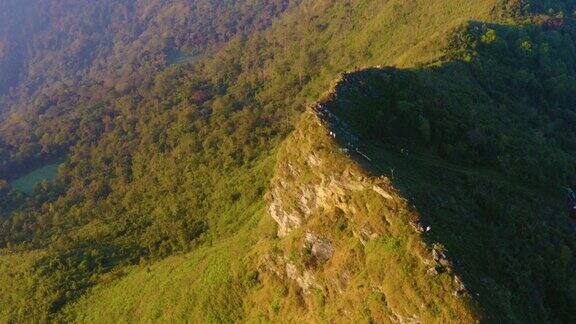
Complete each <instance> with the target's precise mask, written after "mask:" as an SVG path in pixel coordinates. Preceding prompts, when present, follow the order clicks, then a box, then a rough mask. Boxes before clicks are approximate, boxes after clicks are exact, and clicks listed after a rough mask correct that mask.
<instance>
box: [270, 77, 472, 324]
mask: <svg viewBox="0 0 576 324" xmlns="http://www.w3.org/2000/svg"><path fill="white" fill-rule="evenodd" d="M339 82H345V77H343V78H342V79H341V80H340V81H339ZM335 96H336V93H334V92H331V93H330V94H329V95H328V97H327V99H326V100H325V101H323V102H322V103H320V104H317V105H315V106H313V107H311V108H310V109H308V111H307V112H306V113H305V114H304V116H303V118H302V121H301V122H300V124H299V125H298V127H297V128H296V130H295V131H294V132H293V133H292V134H291V136H290V137H289V138H288V139H287V140H286V142H285V143H284V144H283V146H282V148H281V150H280V152H279V154H278V161H277V166H276V173H275V176H274V178H273V180H272V184H271V190H270V192H269V195H268V198H267V201H268V211H269V214H270V216H271V217H272V218H273V219H274V220H275V221H276V223H277V224H278V232H277V235H278V247H277V248H275V249H274V250H271V251H269V253H266V254H265V255H263V256H262V258H261V260H260V261H261V262H260V265H261V266H260V271H261V272H262V273H263V274H269V275H271V276H273V277H275V278H277V279H276V280H280V282H288V281H291V282H293V283H295V285H296V287H298V290H299V292H298V293H299V294H300V295H301V299H302V300H303V301H304V302H305V304H306V305H307V306H306V307H307V308H314V307H318V304H317V299H318V298H319V297H318V296H322V298H321V300H323V302H322V305H324V306H322V307H324V308H326V307H329V309H330V311H331V312H335V313H334V314H340V315H338V316H344V318H345V317H346V316H347V315H346V314H350V313H351V312H353V311H355V309H358V308H362V307H364V308H366V307H369V306H368V304H364V306H361V305H350V304H347V303H346V302H345V301H346V300H348V299H354V298H360V297H359V296H363V297H362V299H361V300H363V301H362V303H367V301H366V300H364V299H365V298H366V297H367V296H372V295H374V296H381V297H378V298H377V300H378V303H377V304H378V306H375V307H376V308H374V309H373V311H372V312H373V313H372V315H371V318H372V319H373V320H379V319H380V320H382V321H393V322H399V323H409V322H412V323H418V322H426V321H429V320H431V319H433V318H434V316H438V314H435V312H437V311H438V310H437V309H435V308H434V306H433V305H434V303H435V301H434V298H437V296H435V295H427V294H426V293H425V292H426V291H429V290H433V291H435V294H441V293H440V292H445V295H446V298H447V300H448V303H452V304H453V305H452V306H451V307H446V309H445V310H441V311H442V312H445V314H443V315H442V316H445V317H442V318H448V317H449V316H456V315H455V314H458V315H457V316H458V318H466V319H468V320H470V321H471V322H475V321H476V319H475V316H476V315H475V314H473V313H472V312H469V311H467V310H469V309H472V308H470V307H467V306H464V305H465V304H468V303H469V302H470V301H469V298H468V294H467V292H466V290H465V287H464V285H463V284H462V281H461V280H460V278H459V277H457V276H455V274H454V273H453V270H452V264H451V262H450V261H449V259H448V257H447V255H446V253H445V251H444V250H442V249H441V248H440V247H439V246H429V245H428V244H427V243H425V240H424V238H423V235H426V233H427V232H429V231H430V228H429V227H428V226H426V225H424V224H423V222H422V221H421V220H420V217H419V215H418V213H417V212H416V211H415V209H414V208H413V207H412V206H411V205H410V204H409V203H408V201H406V199H404V198H403V197H402V195H401V193H399V192H398V191H397V190H396V189H395V188H394V187H393V185H392V182H391V181H390V179H388V178H387V177H383V176H375V175H373V174H370V172H368V171H367V169H366V168H365V167H364V166H363V165H362V163H368V162H370V160H371V159H370V157H369V156H368V155H367V154H365V153H363V152H362V151H361V150H360V149H358V145H357V138H356V137H355V136H354V134H352V133H351V132H350V131H349V130H348V128H347V127H346V124H345V123H344V122H343V121H341V120H339V119H338V118H337V117H336V116H334V115H333V114H331V113H330V109H329V105H330V101H331V100H333V99H334V98H335ZM411 280H412V282H411ZM353 282H354V283H355V284H354V285H352V283H353ZM313 296H316V297H313ZM336 296H338V298H333V297H336ZM370 307H372V306H370Z"/></svg>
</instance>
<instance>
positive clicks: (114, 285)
mask: <svg viewBox="0 0 576 324" xmlns="http://www.w3.org/2000/svg"><path fill="white" fill-rule="evenodd" d="M192 4H197V5H192ZM2 6H8V8H3V7H2ZM14 6H18V5H17V4H13V3H12V2H5V3H1V4H0V13H1V12H14V13H20V15H15V18H14V19H3V17H0V18H2V19H0V24H6V26H8V27H6V28H4V29H0V30H8V32H10V31H12V30H14V26H18V25H20V24H21V23H22V21H25V22H26V23H25V24H24V25H25V26H28V27H27V28H25V29H22V30H23V31H24V34H22V33H20V32H19V33H15V32H14V33H12V34H11V35H17V37H19V38H21V39H25V40H26V41H27V42H28V43H24V42H23V43H22V44H26V46H25V48H26V49H28V50H25V49H24V48H18V46H19V44H20V43H18V42H14V41H12V40H10V39H8V38H7V37H0V41H1V42H2V43H0V66H2V69H5V67H6V66H11V67H14V69H15V70H14V71H12V70H10V71H4V70H0V75H2V76H1V77H0V78H1V79H0V90H1V94H2V95H1V98H0V104H1V105H2V107H3V108H2V109H3V111H2V112H0V118H1V125H0V134H1V136H0V178H7V177H6V176H5V175H7V174H15V173H18V172H22V171H23V170H26V169H29V168H30V166H31V165H34V164H35V163H37V161H38V160H41V159H47V158H50V157H54V156H61V155H62V154H63V153H66V154H67V156H68V159H67V160H66V161H65V162H64V164H63V165H62V167H61V168H60V170H59V174H58V177H57V178H56V179H55V181H53V182H51V183H46V184H45V185H42V186H39V187H38V188H37V190H35V191H34V192H33V194H32V195H30V196H29V197H24V196H22V195H19V194H18V193H17V192H16V191H14V190H12V188H10V186H9V185H8V184H7V183H5V182H0V204H1V205H0V207H1V208H0V248H1V249H2V254H1V256H0V287H2V289H3V292H2V294H0V321H14V322H19V321H42V320H66V321H68V320H69V321H74V320H77V321H90V322H102V321H109V320H118V321H122V320H124V321H128V320H134V319H141V320H142V321H162V320H164V321H184V320H190V321H192V320H195V321H202V320H203V321H208V322H218V321H223V322H228V321H243V320H251V321H279V320H280V319H283V318H288V319H292V320H294V321H298V320H306V321H330V320H334V319H336V320H338V319H340V318H343V317H341V316H342V315H341V313H340V312H341V310H342V309H345V307H348V305H362V307H359V308H357V309H354V310H353V312H352V313H351V314H349V318H350V319H351V320H362V321H370V320H376V321H387V320H390V317H389V316H391V315H392V314H391V313H386V311H387V310H389V309H394V310H396V311H398V310H400V311H398V312H399V313H400V314H401V315H403V316H408V315H409V313H414V312H419V311H421V312H422V314H423V315H422V316H423V318H425V319H429V320H430V321H442V322H444V321H454V322H457V321H465V322H468V321H474V320H477V319H480V318H483V319H485V320H486V321H495V322H496V321H510V322H514V321H516V322H526V321H534V322H560V321H566V322H571V321H573V320H574V318H573V316H574V315H573V314H572V313H571V312H570V310H573V309H575V308H576V306H575V305H574V294H575V293H574V289H575V288H574V287H575V286H576V283H575V282H574V280H575V279H574V273H576V271H574V267H575V265H574V263H575V260H574V258H573V255H574V251H575V249H576V247H575V242H574V232H573V225H572V224H570V223H569V221H568V220H567V219H566V217H565V216H564V215H563V212H564V202H563V201H562V198H563V197H562V196H561V193H560V189H561V188H560V187H561V186H564V185H566V183H568V182H570V181H574V180H575V177H576V172H575V167H576V165H575V164H574V162H575V161H574V159H575V157H576V156H575V155H574V154H573V152H574V146H576V144H575V143H574V138H576V137H574V136H573V135H574V134H573V132H574V122H575V119H574V116H573V115H574V112H573V107H574V98H572V96H571V93H573V91H574V90H575V89H574V87H575V81H574V80H575V79H576V71H575V66H574V62H575V60H574V57H575V55H576V52H575V48H574V45H575V44H574V35H573V32H572V30H574V29H573V28H574V27H572V26H573V22H572V17H571V13H572V12H573V10H572V9H573V8H574V3H573V1H530V2H527V1H497V0H483V1H469V0H455V1H433V2H430V1H428V0H415V1H403V0H390V1H385V2H383V1H377V0H368V1H361V2H354V1H352V2H347V1H329V0H320V1H272V0H270V1H265V0H260V1H257V0H253V1H209V0H205V1H181V2H172V1H164V0H158V1H147V2H146V3H145V4H144V3H143V2H142V3H141V2H138V1H120V2H118V1H107V0H99V1H93V2H90V4H81V3H78V2H77V1H35V2H34V4H33V5H30V6H21V5H20V6H18V8H16V7H14ZM13 7H14V8H13ZM24 7H25V8H24ZM2 9H6V10H2ZM46 12H52V13H61V12H63V13H65V14H64V15H63V16H62V17H59V18H58V19H56V18H55V19H53V20H50V19H40V18H39V17H42V16H43V15H44V14H45V13H46ZM136 13H137V14H136ZM22 15H24V18H23V16H22ZM554 19H560V20H554ZM50 21H56V22H59V23H54V24H52V23H51V22H50ZM469 21H473V22H472V23H469ZM69 34H71V35H73V36H72V37H67V36H65V35H69ZM0 36H2V35H0ZM45 42H50V43H51V44H56V45H54V46H46V45H45ZM5 49H6V50H5ZM26 51H30V52H26ZM24 52H25V54H26V55H23V53H24ZM7 53H13V54H14V55H12V56H10V55H8V54H7ZM174 53H211V55H206V56H203V57H200V56H199V57H198V59H197V60H196V59H195V60H193V61H190V62H183V63H182V64H173V65H170V66H168V65H169V64H168V63H171V62H170V61H171V60H174V61H175V60H176V58H177V57H178V55H173V54H174ZM15 55H18V57H15ZM19 60H23V62H24V63H26V64H23V63H22V62H21V63H18V61H19ZM12 63H14V64H12ZM16 63H18V64H16ZM376 65H389V66H395V67H396V68H389V69H384V70H382V69H380V68H378V69H373V70H363V71H360V72H357V73H353V74H347V78H349V79H348V80H345V81H344V82H342V83H340V85H339V86H338V87H337V88H336V99H335V101H334V102H332V101H330V100H328V101H329V102H332V104H333V105H334V106H335V107H332V108H331V109H333V110H334V111H335V112H336V113H337V115H338V116H340V117H341V119H342V120H345V121H347V122H348V123H349V124H350V126H351V127H352V129H353V130H354V131H355V133H357V134H358V135H360V137H361V140H362V142H361V143H356V144H355V145H357V146H358V147H359V148H360V149H361V150H362V152H363V153H364V154H368V155H369V156H370V157H371V158H372V159H373V162H374V163H373V164H371V165H370V164H368V163H366V166H367V167H368V168H369V169H370V170H372V171H373V172H374V173H376V174H377V175H380V174H386V175H389V176H390V178H391V179H392V181H393V185H394V186H396V187H398V188H400V189H401V190H402V193H403V194H404V195H405V197H406V198H407V199H409V202H410V203H414V204H415V205H416V208H417V210H418V211H419V212H420V214H421V216H422V219H423V221H425V222H427V224H430V225H431V226H432V231H431V232H430V233H429V234H428V236H427V237H426V239H427V240H428V241H429V243H433V242H435V243H441V245H442V246H444V247H445V248H446V249H447V253H448V255H449V256H450V258H451V259H452V260H453V262H454V267H453V268H454V269H453V270H452V271H453V272H454V273H456V274H458V275H460V276H461V277H462V280H463V281H464V284H465V285H466V286H467V287H468V288H469V291H470V293H471V296H470V298H471V299H459V298H456V297H455V296H454V295H452V293H453V290H452V289H453V288H454V287H453V286H454V285H455V284H454V282H453V278H452V277H451V276H449V275H448V274H447V273H442V274H440V275H439V276H438V277H435V279H433V280H429V277H426V276H425V275H424V274H423V271H424V270H426V269H425V268H424V265H423V263H422V262H421V259H420V257H421V255H420V254H422V253H424V252H422V251H421V249H423V248H421V247H420V248H418V247H419V246H420V245H419V243H420V242H421V238H420V237H419V236H416V235H415V234H414V232H413V231H412V229H411V227H409V225H407V221H408V219H409V217H411V216H413V214H414V211H413V210H411V209H410V208H409V207H407V205H406V204H405V203H403V202H402V200H401V199H400V198H398V197H396V198H395V199H396V200H395V201H396V202H397V203H398V206H401V208H400V209H399V210H400V211H401V212H398V213H397V219H395V221H394V222H393V223H392V224H391V225H385V224H382V219H381V217H382V216H381V215H383V214H384V212H382V213H380V212H381V211H384V210H385V211H386V213H388V214H390V215H388V216H390V217H391V216H392V214H391V212H390V210H394V209H393V208H392V209H390V208H389V207H390V206H388V205H385V204H383V203H382V199H381V198H380V197H378V196H377V195H375V194H374V193H372V192H370V193H367V192H360V193H357V194H355V195H353V196H352V197H350V204H351V205H352V206H355V207H357V208H361V207H362V208H366V206H367V205H370V206H376V207H375V209H374V210H373V211H372V212H373V213H368V212H367V213H365V214H364V215H365V218H361V220H362V222H363V223H362V224H361V225H367V224H368V225H374V226H376V227H377V228H378V229H380V230H381V231H382V232H383V233H386V234H389V235H383V236H381V237H380V238H379V239H377V240H374V241H371V242H369V243H368V244H367V245H366V246H364V245H363V244H362V243H361V242H360V241H359V239H358V238H357V236H354V235H355V234H354V232H353V229H356V228H354V227H353V226H351V225H350V224H349V223H348V222H347V221H346V220H345V219H344V217H341V216H342V215H341V213H340V212H338V211H337V210H334V211H333V212H334V213H333V214H330V216H332V217H333V219H332V218H329V219H326V220H325V219H323V218H322V217H319V218H316V219H317V220H316V221H315V222H312V223H311V224H309V225H310V226H312V227H311V228H312V229H315V230H318V231H323V232H322V233H323V234H325V235H326V236H330V237H334V238H335V241H337V242H339V243H341V244H342V245H341V246H339V249H340V248H341V249H342V250H340V251H346V252H345V253H344V252H342V254H341V255H337V257H335V259H333V260H332V261H331V262H333V263H331V265H330V266H327V267H326V268H324V267H323V266H319V267H313V271H315V273H317V274H318V275H319V276H320V277H321V278H330V276H331V275H333V273H332V274H331V273H330V271H334V272H337V271H340V270H346V269H348V267H350V269H352V270H354V280H353V281H351V282H352V284H351V285H350V287H351V288H350V289H349V290H347V291H346V293H345V297H342V298H338V297H334V296H340V295H335V294H334V291H336V288H334V287H333V286H330V287H332V288H331V289H333V290H330V291H329V292H326V291H323V290H322V289H318V290H314V291H313V292H312V293H311V295H310V296H312V297H310V298H308V297H306V298H308V299H306V300H304V299H305V298H303V297H302V293H301V290H302V289H301V288H299V287H298V286H297V285H296V284H295V283H294V280H289V279H286V278H283V279H278V278H276V277H274V276H272V275H270V273H269V271H268V272H267V271H265V270H262V269H261V267H260V265H261V257H262V255H264V254H266V253H270V251H278V252H280V251H281V252H287V253H288V254H287V255H288V257H289V259H290V261H291V262H294V264H296V265H297V266H298V267H303V266H306V265H307V264H308V263H311V262H312V261H311V251H308V252H307V251H306V250H305V249H304V250H302V248H301V241H299V239H300V238H301V236H302V235H303V234H304V232H303V231H304V229H301V230H299V231H298V230H297V231H296V232H295V233H294V234H293V236H289V237H288V238H287V239H284V238H283V239H280V238H278V237H276V234H275V232H276V229H275V226H274V224H273V221H272V220H271V219H270V217H269V215H268V213H267V211H266V210H267V206H266V199H265V197H266V196H267V195H269V194H270V193H269V192H268V190H269V188H270V181H271V179H272V178H273V176H274V174H275V172H276V171H277V170H276V171H275V165H276V162H277V160H278V162H281V160H282V159H284V158H285V157H286V156H291V155H290V153H291V152H288V153H280V155H278V154H279V153H278V152H279V151H280V152H282V150H281V149H279V147H280V144H281V143H282V142H284V140H285V139H286V137H287V136H288V135H289V134H290V133H291V132H292V131H293V130H294V125H295V122H296V121H298V120H299V119H300V116H301V112H302V110H303V108H304V106H305V105H306V104H308V103H312V102H316V101H318V99H319V98H321V96H322V94H323V93H324V92H325V91H326V90H327V89H329V88H330V85H331V84H332V82H334V80H335V79H336V78H337V77H338V76H340V75H341V73H342V72H344V71H350V70H353V69H356V68H369V67H372V66H376ZM400 68H402V69H400ZM22 69H24V70H22ZM5 75H9V76H10V78H6V77H4V76H5ZM39 76H44V77H42V78H40V77H39ZM8 79H10V80H17V81H16V83H15V84H12V81H10V83H11V84H10V85H9V86H10V87H12V88H13V89H12V90H9V87H8V85H7V84H8V81H7V80H8ZM325 97H327V98H330V97H331V94H325ZM4 107H9V108H4ZM306 125H308V126H306ZM302 127H304V128H305V129H307V133H308V134H309V135H310V136H311V137H308V136H307V137H304V138H305V139H306V141H304V140H302V141H300V142H298V141H290V140H289V141H288V142H287V143H288V144H284V146H283V147H286V146H288V147H290V145H295V146H296V148H295V149H294V152H298V150H303V149H305V148H306V147H307V146H306V145H310V146H314V145H318V144H322V143H324V142H322V141H324V140H326V134H324V135H323V136H324V137H321V136H320V135H319V134H317V133H315V132H316V131H318V130H314V129H313V127H312V125H309V124H306V123H305V122H304V123H302V124H299V126H298V128H297V129H296V130H297V131H298V130H299V129H300V130H301V129H302ZM306 127H308V128H306ZM337 131H339V130H337ZM314 135H318V136H316V137H315V136H314ZM338 138H339V139H341V138H340V137H338ZM315 141H318V142H319V143H316V142H315ZM341 144H344V145H346V144H347V143H346V142H343V143H341ZM330 145H331V146H329V147H330V148H331V151H333V152H338V151H339V150H340V148H339V147H337V146H334V144H330ZM294 152H292V153H294ZM405 152H408V153H407V154H408V156H406V153H405ZM282 154H284V155H282ZM295 156H296V155H295ZM327 158H328V159H334V160H333V161H335V162H337V163H334V164H333V167H334V169H330V170H327V171H331V172H337V171H338V170H339V169H338V167H341V166H342V167H346V166H348V165H349V164H350V163H352V162H351V161H350V160H348V159H345V158H344V157H343V156H341V155H338V154H333V155H330V154H328V155H327ZM358 158H360V159H361V157H358ZM392 169H393V170H394V172H392V171H391V170H392ZM358 172H360V171H358ZM317 179H318V178H314V177H310V179H308V180H309V181H315V180H317ZM308 180H307V181H308ZM310 183H312V182H310ZM292 194H293V195H297V192H293V193H292ZM294 198H297V197H294ZM295 202H296V203H297V200H295ZM394 215H396V214H394ZM392 219H394V218H392ZM324 220H325V223H322V222H323V221H324ZM372 222H374V224H372ZM386 231H388V232H386ZM403 252H405V253H403ZM19 260H21V262H20V261H19ZM339 260H340V261H342V262H341V263H338V261H339ZM350 260H352V261H351V262H350V263H347V261H350ZM345 261H346V262H345ZM396 265H397V266H398V267H395V266H396ZM299 269H301V268H299ZM451 274H452V272H451ZM13 278H19V279H18V280H16V281H15V280H14V279H13ZM374 285H375V286H377V287H378V289H373V287H374ZM383 291H384V292H385V293H383ZM367 296H369V298H368V299H367V298H366V297H367ZM366 299H367V300H366ZM23 301H25V302H23ZM419 302H422V303H423V304H424V305H425V306H421V303H419ZM476 307H477V309H476Z"/></svg>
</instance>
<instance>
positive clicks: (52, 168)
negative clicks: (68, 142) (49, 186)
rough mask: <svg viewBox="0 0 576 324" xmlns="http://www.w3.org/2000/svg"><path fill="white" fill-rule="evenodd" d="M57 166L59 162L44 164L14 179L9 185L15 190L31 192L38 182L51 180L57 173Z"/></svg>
mask: <svg viewBox="0 0 576 324" xmlns="http://www.w3.org/2000/svg"><path fill="white" fill-rule="evenodd" d="M58 166H60V163H57V162H55V163H50V164H46V165H44V166H42V167H39V168H37V169H36V170H33V171H31V172H30V173H28V174H26V175H23V176H21V177H20V178H18V179H15V180H14V181H12V183H11V184H10V185H11V186H12V187H13V188H14V189H16V190H20V191H22V192H24V193H31V192H32V191H33V190H34V188H35V187H36V185H38V184H39V183H41V182H44V181H48V182H50V181H53V180H54V179H55V178H56V175H57V173H58Z"/></svg>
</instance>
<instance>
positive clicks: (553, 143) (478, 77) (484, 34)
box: [328, 22, 576, 322]
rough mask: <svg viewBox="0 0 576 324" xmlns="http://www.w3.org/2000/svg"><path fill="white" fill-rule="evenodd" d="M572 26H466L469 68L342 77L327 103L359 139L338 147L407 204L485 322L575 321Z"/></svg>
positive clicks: (459, 64) (449, 65)
mask: <svg viewBox="0 0 576 324" xmlns="http://www.w3.org/2000/svg"><path fill="white" fill-rule="evenodd" d="M572 28H573V27H571V25H570V23H569V22H565V26H564V27H562V28H553V29H550V28H546V27H545V28H542V27H537V26H524V27H509V26H495V25H488V26H486V25H482V24H477V23H474V24H472V25H470V27H469V28H468V29H467V30H466V32H465V33H464V34H463V36H464V38H465V39H466V42H467V43H468V44H469V45H470V47H469V48H468V52H467V53H466V54H465V55H463V57H465V59H466V61H467V62H466V61H455V62H452V63H446V64H444V65H439V66H433V67H429V68H425V69H413V70H395V69H385V70H367V71H362V72H358V73H353V74H349V75H346V76H345V78H344V79H345V80H346V81H342V82H341V83H340V84H339V85H338V87H337V90H336V98H335V99H334V100H333V101H331V102H330V103H329V104H328V106H329V108H328V109H330V110H332V111H334V112H335V113H336V115H337V116H339V117H340V118H341V120H345V121H347V122H349V124H350V126H351V127H352V129H353V130H354V131H355V132H356V133H357V134H359V135H360V140H358V141H349V140H347V139H343V140H342V143H343V145H351V146H353V147H357V148H358V149H359V150H360V151H361V152H362V154H364V155H366V156H368V157H369V158H370V159H371V160H370V161H368V160H367V159H366V158H365V157H363V156H361V155H359V154H356V156H357V158H358V159H360V160H362V161H363V162H364V163H365V165H366V166H367V167H368V168H370V169H371V170H373V172H375V173H376V174H383V175H386V176H388V177H390V178H391V179H393V182H394V183H395V184H396V185H397V186H398V187H399V188H401V189H402V192H403V194H404V195H405V196H406V197H408V198H409V199H410V201H411V202H412V203H414V204H415V206H416V208H417V209H418V210H419V211H420V213H421V214H422V217H423V222H424V223H425V224H427V225H430V226H431V227H432V231H431V232H430V233H429V234H428V235H427V238H428V240H430V242H439V243H441V244H442V245H444V246H445V247H446V248H447V250H448V255H449V256H451V257H452V258H453V260H454V262H455V264H456V269H457V272H459V273H460V274H461V275H462V276H463V278H464V282H465V284H466V285H467V286H468V287H469V288H470V290H471V292H472V293H473V295H474V296H475V298H476V300H477V301H479V302H480V304H481V305H482V306H483V307H484V308H485V311H486V315H487V320H490V321H498V322H501V321H506V322H509V321H511V322H570V321H573V320H574V314H573V312H572V311H571V310H572V309H574V307H575V306H576V298H575V296H576V295H575V293H576V290H575V289H576V285H575V284H576V277H575V276H574V273H575V269H576V262H575V261H576V260H574V257H573V255H574V251H575V248H576V235H575V232H574V231H575V229H576V227H575V224H574V221H572V220H570V218H569V216H568V215H567V208H566V203H565V191H564V187H565V186H567V185H569V184H570V183H571V181H573V179H574V178H573V177H574V176H575V172H574V167H575V164H574V162H575V158H576V155H575V154H574V150H573V149H574V142H573V138H574V136H573V132H574V120H573V119H572V117H571V116H572V115H573V112H572V111H573V107H574V106H573V104H574V102H573V100H574V98H573V96H572V93H573V89H574V86H576V83H575V80H576V78H575V76H576V75H575V73H576V69H575V68H574V65H573V57H574V54H576V52H574V49H575V47H574V41H575V39H574V37H575V35H574V34H573V32H572V30H573V29H572ZM492 36H493V37H492ZM459 39H461V38H459ZM459 41H460V40H459ZM462 54H463V53H462V52H458V53H457V54H456V56H457V57H460V56H461V55H462ZM338 127H339V126H338V124H337V123H336V124H335V129H338ZM543 152H546V153H543Z"/></svg>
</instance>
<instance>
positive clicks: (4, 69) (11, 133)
mask: <svg viewBox="0 0 576 324" xmlns="http://www.w3.org/2000/svg"><path fill="white" fill-rule="evenodd" d="M298 2H299V1H293V2H290V1H287V0H246V1H221V0H194V1H166V0H154V1H139V0H128V1H120V2H119V1H110V0H95V1H90V2H85V3H84V2H82V3H80V2H78V1H68V0H64V1H54V0H32V1H27V2H25V3H24V2H22V1H12V0H6V1H2V2H1V3H0V75H2V76H1V77H0V78H1V79H0V135H1V136H0V179H11V178H13V177H14V176H15V175H17V174H19V173H20V172H18V171H20V170H27V169H29V168H31V167H33V166H35V165H37V164H38V163H41V162H42V161H43V160H45V159H48V158H51V157H54V156H60V155H64V154H65V153H66V152H67V150H68V148H69V147H70V146H72V145H74V144H76V143H77V142H79V141H84V142H85V141H87V140H90V139H94V138H97V137H98V135H99V134H100V129H99V124H98V120H99V119H101V118H103V117H104V116H105V115H110V114H111V111H110V109H109V108H110V106H112V105H113V102H114V100H115V99H117V98H119V97H122V96H124V95H128V96H134V97H138V96H139V93H140V92H141V91H142V89H143V88H145V87H146V86H147V85H149V83H150V82H151V81H152V79H151V76H154V75H155V74H157V73H159V72H160V71H162V70H164V69H165V68H166V67H167V66H169V65H172V64H174V63H177V62H184V63H185V62H189V61H193V60H195V59H198V58H199V57H201V56H202V55H203V54H205V53H207V52H211V51H215V50H217V49H218V48H220V47H222V46H223V45H224V44H225V43H226V42H228V41H229V40H231V39H233V38H237V37H240V38H241V37H246V36H248V35H250V34H252V33H254V32H256V31H258V30H262V29H266V28H267V27H269V26H270V24H271V23H272V21H273V20H274V19H275V18H276V17H277V16H279V15H281V14H282V13H283V12H284V11H286V10H288V9H289V8H290V7H291V6H292V5H293V4H297V3H298Z"/></svg>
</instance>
